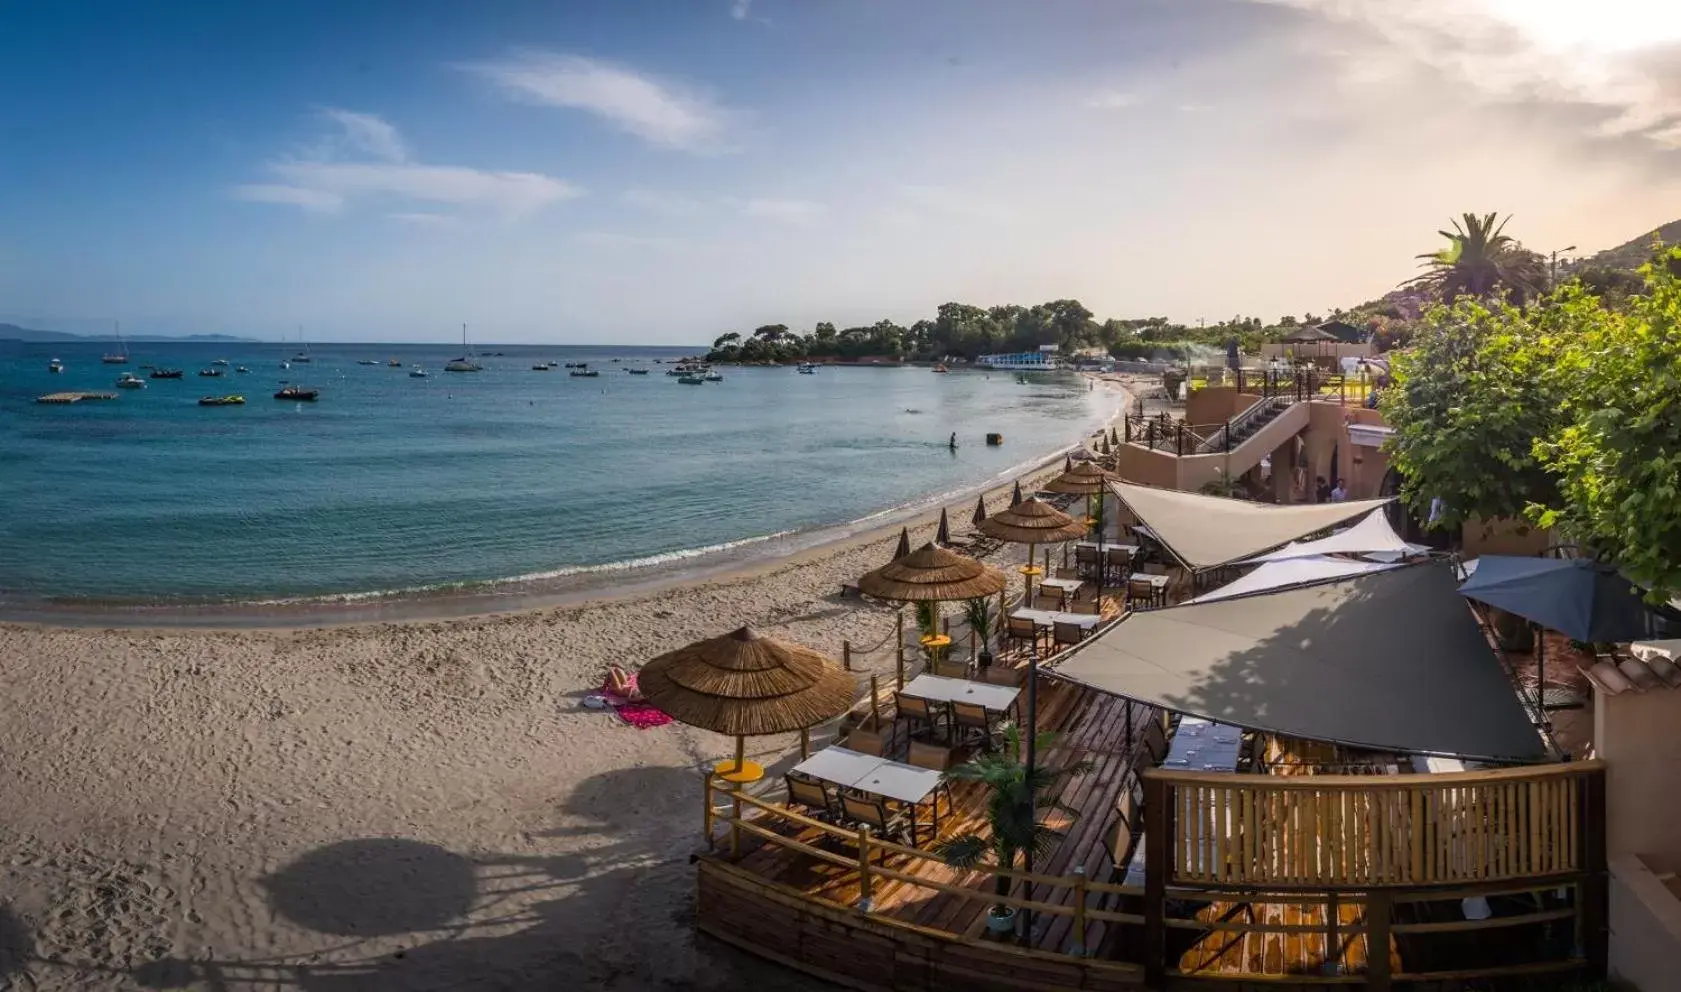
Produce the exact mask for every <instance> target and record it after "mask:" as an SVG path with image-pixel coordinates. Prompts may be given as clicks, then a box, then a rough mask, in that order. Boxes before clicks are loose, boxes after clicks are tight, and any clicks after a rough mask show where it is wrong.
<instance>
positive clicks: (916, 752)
mask: <svg viewBox="0 0 1681 992" xmlns="http://www.w3.org/2000/svg"><path fill="white" fill-rule="evenodd" d="M905 763H906V764H908V765H915V766H916V767H918V768H931V769H933V770H934V771H937V772H943V771H945V770H946V769H947V768H950V767H951V748H949V747H942V746H940V745H938V744H920V743H914V742H913V743H912V744H911V752H910V754H908V755H906V757H905ZM935 792H936V793H945V797H946V809H948V810H949V809H951V808H952V800H951V783H950V782H947V781H946V780H945V779H944V778H941V779H940V787H939V788H938V789H937V790H935ZM935 812H936V813H938V812H939V810H938V809H935Z"/></svg>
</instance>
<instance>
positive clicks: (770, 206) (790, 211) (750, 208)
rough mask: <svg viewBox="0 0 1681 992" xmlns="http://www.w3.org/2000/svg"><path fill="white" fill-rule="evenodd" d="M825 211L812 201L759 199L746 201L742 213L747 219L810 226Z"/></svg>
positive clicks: (821, 205)
mask: <svg viewBox="0 0 1681 992" xmlns="http://www.w3.org/2000/svg"><path fill="white" fill-rule="evenodd" d="M826 210H827V208H826V207H824V206H823V204H821V203H818V202H816V201H814V200H781V199H761V198H755V199H751V200H748V201H747V202H746V203H744V204H743V205H742V211H743V212H744V213H746V214H747V216H749V217H759V218H763V219H765V220H775V221H782V222H784V223H788V224H810V223H812V222H813V221H815V220H817V219H818V218H819V217H822V216H823V214H824V212H825V211H826Z"/></svg>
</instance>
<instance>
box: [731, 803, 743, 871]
mask: <svg viewBox="0 0 1681 992" xmlns="http://www.w3.org/2000/svg"><path fill="white" fill-rule="evenodd" d="M740 859H741V786H740V785H736V786H734V787H732V788H731V789H730V860H731V861H739V860H740Z"/></svg>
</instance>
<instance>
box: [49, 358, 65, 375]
mask: <svg viewBox="0 0 1681 992" xmlns="http://www.w3.org/2000/svg"><path fill="white" fill-rule="evenodd" d="M47 371H48V372H51V373H52V374H53V375H57V374H58V373H60V372H63V371H64V363H63V362H61V361H59V360H58V359H56V358H55V359H53V360H52V361H50V362H48V363H47Z"/></svg>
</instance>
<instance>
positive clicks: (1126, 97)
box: [1086, 90, 1143, 110]
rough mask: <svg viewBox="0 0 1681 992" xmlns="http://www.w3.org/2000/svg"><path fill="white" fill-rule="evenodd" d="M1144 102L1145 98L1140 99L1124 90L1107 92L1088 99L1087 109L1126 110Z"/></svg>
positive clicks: (1135, 94)
mask: <svg viewBox="0 0 1681 992" xmlns="http://www.w3.org/2000/svg"><path fill="white" fill-rule="evenodd" d="M1142 102H1143V97H1140V96H1139V95H1138V94H1137V93H1128V92H1126V91H1124V90H1105V91H1103V92H1101V93H1094V94H1092V95H1091V96H1090V97H1087V98H1086V107H1087V109H1089V110H1124V109H1125V108H1127V107H1136V106H1138V105H1139V104H1140V103H1142Z"/></svg>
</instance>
